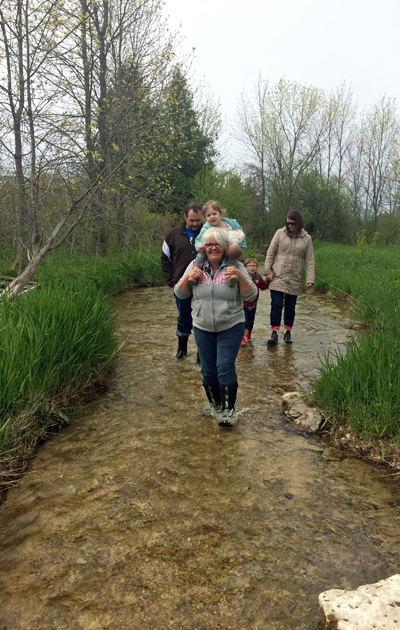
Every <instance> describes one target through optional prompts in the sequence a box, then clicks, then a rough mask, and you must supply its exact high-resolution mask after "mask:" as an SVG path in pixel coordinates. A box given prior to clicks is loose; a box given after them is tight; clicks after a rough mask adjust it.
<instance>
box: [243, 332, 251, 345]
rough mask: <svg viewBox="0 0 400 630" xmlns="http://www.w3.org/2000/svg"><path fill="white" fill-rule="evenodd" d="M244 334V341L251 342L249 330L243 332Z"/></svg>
mask: <svg viewBox="0 0 400 630" xmlns="http://www.w3.org/2000/svg"><path fill="white" fill-rule="evenodd" d="M244 334H245V335H247V336H246V343H251V330H246V331H245V333H244Z"/></svg>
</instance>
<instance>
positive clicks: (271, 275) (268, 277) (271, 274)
mask: <svg viewBox="0 0 400 630" xmlns="http://www.w3.org/2000/svg"><path fill="white" fill-rule="evenodd" d="M265 279H266V281H267V282H272V280H273V279H274V274H273V273H272V272H271V273H269V274H268V275H267V276H265Z"/></svg>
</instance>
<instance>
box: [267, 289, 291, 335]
mask: <svg viewBox="0 0 400 630" xmlns="http://www.w3.org/2000/svg"><path fill="white" fill-rule="evenodd" d="M296 301H297V295H290V294H289V293H283V291H273V290H272V289H271V328H279V326H280V325H281V319H282V309H283V308H284V309H285V310H284V313H283V324H284V326H285V328H292V326H293V322H294V316H295V312H296Z"/></svg>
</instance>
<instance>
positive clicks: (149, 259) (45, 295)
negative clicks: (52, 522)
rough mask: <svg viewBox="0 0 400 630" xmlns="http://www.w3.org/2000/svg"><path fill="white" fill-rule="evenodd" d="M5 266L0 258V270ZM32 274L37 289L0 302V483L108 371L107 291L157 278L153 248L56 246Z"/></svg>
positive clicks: (111, 346)
mask: <svg viewBox="0 0 400 630" xmlns="http://www.w3.org/2000/svg"><path fill="white" fill-rule="evenodd" d="M7 268H8V266H7V262H6V261H3V262H0V269H2V271H3V273H5V270H7ZM7 275H8V274H7ZM35 280H38V281H39V283H40V288H39V289H36V290H35V291H33V292H30V293H29V294H28V295H27V296H24V297H22V296H21V297H19V298H17V299H16V300H14V301H13V302H11V303H10V302H8V301H7V300H6V299H5V300H4V301H3V303H2V304H0V458H1V466H0V490H1V488H2V487H5V486H6V485H7V483H9V482H10V481H11V482H12V481H13V479H14V477H15V476H16V475H18V474H19V471H20V470H21V469H23V468H24V466H25V463H26V461H28V459H29V457H30V455H31V454H32V452H33V451H34V449H35V446H36V444H37V443H38V442H39V441H40V440H41V439H42V438H43V436H44V435H45V434H46V433H48V432H49V431H50V430H51V429H53V428H54V427H55V426H59V425H60V424H65V423H67V422H69V421H70V418H71V411H72V409H71V406H72V407H73V406H74V405H76V404H77V402H78V401H79V400H81V399H82V395H83V394H85V393H86V392H87V391H88V389H90V388H91V387H93V383H95V382H98V381H99V379H101V378H102V377H103V376H104V375H105V374H106V373H107V371H108V369H109V368H110V365H111V363H112V360H113V358H114V356H115V353H116V343H117V342H116V337H115V321H114V314H113V311H112V308H111V306H110V304H109V303H108V301H107V299H106V298H107V296H109V295H112V294H115V293H118V292H120V291H122V290H124V289H125V288H126V287H127V286H149V285H151V284H154V283H161V282H162V275H161V271H160V253H159V250H158V249H157V250H154V251H150V252H143V253H140V252H133V253H132V254H130V255H129V256H123V255H121V254H118V253H117V254H114V255H111V256H110V257H107V258H99V257H95V256H87V257H75V258H74V259H73V260H72V261H71V259H70V257H68V256H66V255H65V254H64V255H63V254H62V253H58V254H57V255H56V256H54V257H49V258H48V259H47V260H45V261H44V262H43V264H42V265H41V266H40V268H39V270H38V272H37V275H36V277H35Z"/></svg>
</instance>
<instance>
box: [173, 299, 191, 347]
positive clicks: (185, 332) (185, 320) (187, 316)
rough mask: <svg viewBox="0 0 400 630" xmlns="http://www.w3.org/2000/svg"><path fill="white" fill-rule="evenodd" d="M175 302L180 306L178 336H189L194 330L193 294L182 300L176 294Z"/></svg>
mask: <svg viewBox="0 0 400 630" xmlns="http://www.w3.org/2000/svg"><path fill="white" fill-rule="evenodd" d="M174 295H175V294H174ZM175 302H176V306H177V308H178V328H177V331H176V334H177V335H178V337H189V335H190V333H191V332H192V296H189V297H188V298H185V299H184V300H181V299H180V298H178V297H176V295H175Z"/></svg>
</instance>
